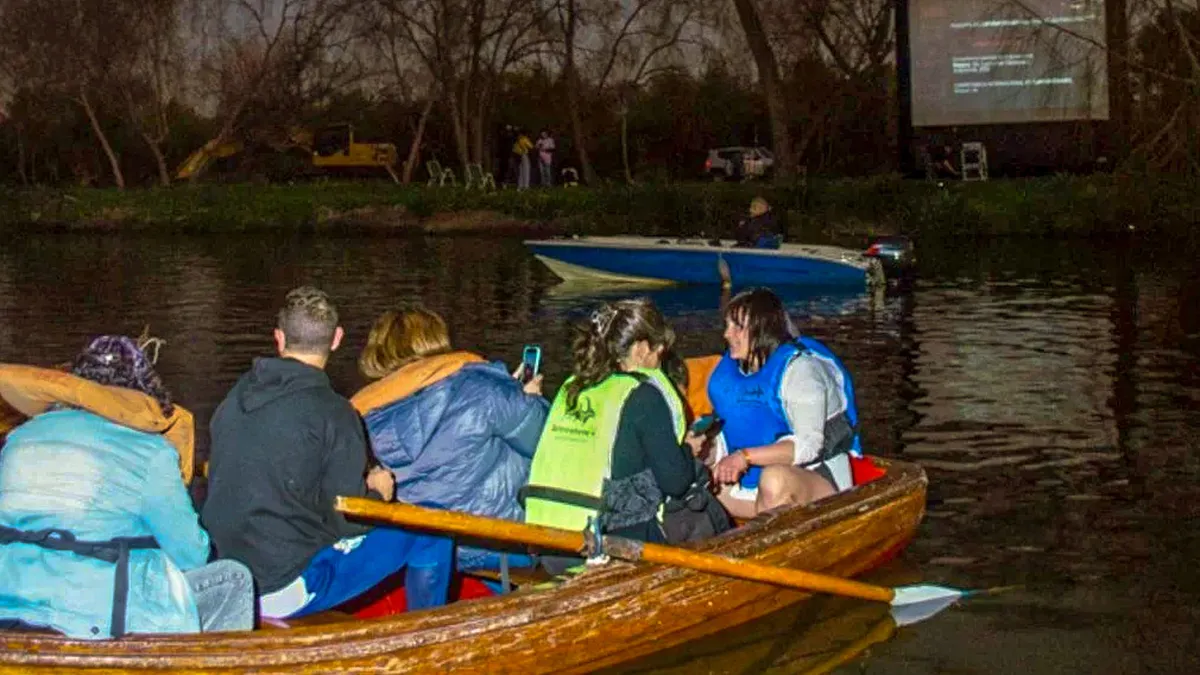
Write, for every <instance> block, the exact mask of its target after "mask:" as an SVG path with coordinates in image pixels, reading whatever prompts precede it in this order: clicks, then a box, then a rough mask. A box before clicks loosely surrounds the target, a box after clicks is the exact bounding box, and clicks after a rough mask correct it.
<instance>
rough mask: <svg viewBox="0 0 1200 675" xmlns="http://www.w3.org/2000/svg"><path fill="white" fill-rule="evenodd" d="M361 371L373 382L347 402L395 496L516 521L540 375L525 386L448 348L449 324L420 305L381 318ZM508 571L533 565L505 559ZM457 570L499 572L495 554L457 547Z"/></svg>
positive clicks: (540, 419)
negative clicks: (364, 427) (387, 474)
mask: <svg viewBox="0 0 1200 675" xmlns="http://www.w3.org/2000/svg"><path fill="white" fill-rule="evenodd" d="M358 366H359V370H361V371H362V373H363V375H365V376H367V377H368V378H371V379H374V380H377V381H376V382H374V383H372V384H370V385H368V386H367V387H365V388H364V389H363V390H362V391H360V392H358V393H357V394H355V395H354V397H353V398H351V400H350V402H351V404H353V405H354V407H355V408H356V409H357V410H358V411H359V413H360V414H361V415H362V416H363V417H364V419H365V420H366V423H367V431H368V434H369V436H370V441H371V449H372V451H373V452H374V453H375V456H376V457H377V458H378V459H379V461H380V462H381V463H382V464H383V465H384V466H385V467H387V468H388V469H390V470H391V471H392V473H393V475H394V476H395V478H396V499H397V500H399V501H402V502H408V503H411V504H419V505H421V506H430V507H435V508H441V509H450V510H454V511H464V512H467V513H473V514H476V515H481V516H489V517H492V518H504V519H507V520H515V521H520V520H522V519H524V517H525V513H524V510H523V509H522V508H521V505H520V503H519V502H518V500H517V492H518V491H519V490H520V489H521V487H522V486H524V485H525V480H526V478H528V476H529V464H530V462H531V460H532V458H533V452H534V450H535V449H536V448H537V444H538V439H539V438H540V437H541V434H542V426H543V425H544V424H545V422H546V412H547V409H548V408H549V405H548V404H547V402H546V399H544V398H542V395H541V393H542V377H541V375H538V376H536V377H534V378H532V379H530V380H529V381H528V382H527V383H525V384H522V383H521V382H520V381H519V380H518V379H517V376H519V375H520V372H518V373H517V374H516V375H510V374H509V373H508V372H507V371H505V369H504V367H503V366H502V365H500V364H497V363H488V362H486V361H485V360H484V359H483V357H481V356H478V355H477V354H473V353H470V352H465V351H454V350H453V349H452V348H451V346H450V332H449V330H448V329H447V327H446V322H445V321H444V320H443V319H442V317H440V316H438V315H437V314H436V313H434V312H431V311H429V310H427V309H425V308H423V307H411V308H406V309H400V310H397V311H389V312H385V313H384V314H383V315H382V316H381V317H379V319H378V320H376V321H375V325H374V326H373V327H372V328H371V333H370V335H369V336H368V337H367V346H366V347H365V348H364V349H363V352H362V355H361V356H359V359H358ZM508 556H509V559H508V563H509V565H511V566H514V567H528V566H532V565H533V564H534V563H533V560H532V559H531V558H530V556H529V555H528V554H526V553H509V554H508ZM457 560H458V569H459V570H463V571H469V570H477V569H492V570H494V569H498V568H499V566H500V553H499V552H498V551H496V550H491V549H485V548H477V547H472V546H463V545H460V546H459V547H458V557H457Z"/></svg>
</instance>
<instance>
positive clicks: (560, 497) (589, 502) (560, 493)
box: [517, 485, 604, 511]
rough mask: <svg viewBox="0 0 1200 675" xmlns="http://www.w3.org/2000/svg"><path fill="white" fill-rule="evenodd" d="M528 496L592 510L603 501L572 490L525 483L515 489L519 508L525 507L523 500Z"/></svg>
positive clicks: (600, 505)
mask: <svg viewBox="0 0 1200 675" xmlns="http://www.w3.org/2000/svg"><path fill="white" fill-rule="evenodd" d="M530 497H532V498H534V499H544V500H546V501H548V502H558V503H560V504H569V505H570V506H578V507H579V508H581V509H591V510H593V511H599V510H600V508H601V507H602V506H604V502H603V501H601V499H600V498H599V497H593V496H592V495H589V494H584V493H582V492H575V491H574V490H563V489H561V488H556V487H549V486H547V485H526V486H524V487H522V488H521V489H520V490H517V501H519V502H520V503H521V508H525V500H526V499H529V498H530Z"/></svg>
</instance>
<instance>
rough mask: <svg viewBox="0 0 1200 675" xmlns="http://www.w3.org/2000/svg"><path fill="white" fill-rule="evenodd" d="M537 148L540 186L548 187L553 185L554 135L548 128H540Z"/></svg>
mask: <svg viewBox="0 0 1200 675" xmlns="http://www.w3.org/2000/svg"><path fill="white" fill-rule="evenodd" d="M537 150H538V169H540V171H541V179H542V187H550V186H552V185H554V137H553V136H551V135H550V130H549V129H542V132H541V133H540V134H538V139H537Z"/></svg>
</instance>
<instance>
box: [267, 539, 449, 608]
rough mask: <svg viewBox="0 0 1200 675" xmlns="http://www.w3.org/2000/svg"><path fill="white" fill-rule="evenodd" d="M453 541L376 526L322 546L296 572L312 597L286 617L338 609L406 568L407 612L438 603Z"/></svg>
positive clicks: (446, 585) (446, 584)
mask: <svg viewBox="0 0 1200 675" xmlns="http://www.w3.org/2000/svg"><path fill="white" fill-rule="evenodd" d="M453 555H454V542H453V540H451V539H448V538H446V537H434V536H430V535H426V534H416V533H413V532H409V531H408V530H401V529H399V528H394V527H376V528H374V529H372V530H371V531H369V532H367V533H366V534H365V535H363V536H362V537H356V538H354V539H343V540H342V541H340V542H338V543H337V544H334V545H333V546H326V547H325V548H323V549H321V550H320V551H317V554H316V555H314V556H313V557H312V560H309V561H308V567H305V568H304V571H303V572H301V573H300V576H301V577H303V578H304V585H305V588H306V589H307V591H308V592H309V593H310V594H312V595H313V596H314V597H313V598H312V599H311V600H309V602H308V604H306V605H304V607H303V608H301V609H300V610H298V611H296V612H295V613H293V614H292V615H291V617H289V618H295V617H300V616H305V615H307V614H313V613H315V612H321V611H324V610H326V609H329V608H331V607H336V606H338V605H340V604H342V603H343V602H346V601H347V600H351V599H353V598H356V597H358V596H359V595H362V594H363V593H366V592H367V591H369V590H371V588H372V587H373V586H375V585H376V584H378V583H379V582H381V581H383V580H384V579H386V578H388V577H389V576H391V575H392V574H394V573H396V572H399V571H400V570H401V569H404V570H405V572H404V590H405V595H406V596H407V600H408V608H409V609H410V610H416V609H426V608H429V607H441V606H442V605H444V604H446V596H447V594H448V592H449V589H450V574H451V572H452V569H451V560H452V558H453Z"/></svg>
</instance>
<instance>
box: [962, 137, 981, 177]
mask: <svg viewBox="0 0 1200 675" xmlns="http://www.w3.org/2000/svg"><path fill="white" fill-rule="evenodd" d="M959 166H960V167H962V169H961V171H962V179H963V180H987V179H988V162H987V148H985V147H983V143H979V142H977V141H975V142H971V143H963V144H962V151H961V152H960V153H959Z"/></svg>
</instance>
